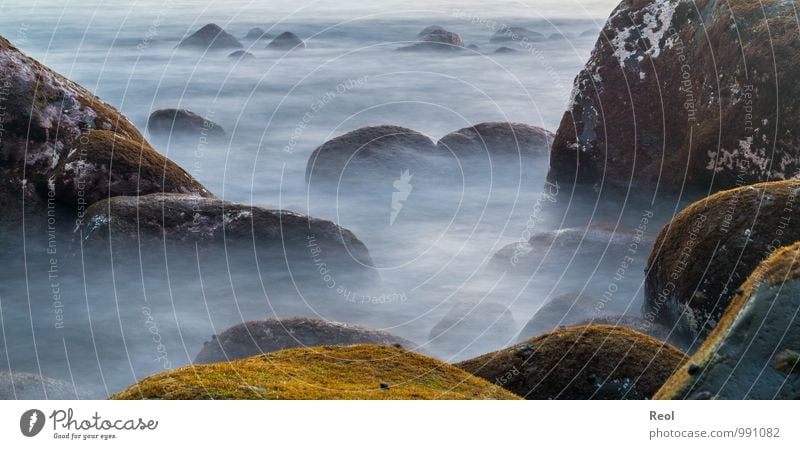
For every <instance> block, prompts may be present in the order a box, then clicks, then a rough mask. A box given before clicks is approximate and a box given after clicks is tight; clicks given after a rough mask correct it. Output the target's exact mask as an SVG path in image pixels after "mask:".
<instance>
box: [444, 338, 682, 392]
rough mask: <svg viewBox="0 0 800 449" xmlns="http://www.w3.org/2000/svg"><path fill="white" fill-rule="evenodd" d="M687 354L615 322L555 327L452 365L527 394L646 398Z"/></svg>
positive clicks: (677, 366) (674, 369) (679, 364)
mask: <svg viewBox="0 0 800 449" xmlns="http://www.w3.org/2000/svg"><path fill="white" fill-rule="evenodd" d="M686 360H687V357H686V355H685V354H683V353H682V352H680V351H678V350H677V349H675V348H673V347H672V346H670V345H668V344H666V343H664V342H662V341H659V340H656V339H654V338H652V337H650V336H647V335H644V334H640V333H638V332H635V331H633V330H630V329H627V328H623V327H619V326H604V325H592V326H577V327H568V328H562V329H558V330H556V331H554V332H551V333H548V334H545V335H541V336H539V337H536V338H532V339H530V340H527V341H525V342H523V343H520V344H517V345H514V346H512V347H510V348H506V349H503V350H500V351H497V352H493V353H489V354H485V355H482V356H480V357H476V358H474V359H471V360H467V361H464V362H460V363H457V364H456V366H457V367H459V368H461V369H463V370H465V371H468V372H471V373H473V374H475V375H477V376H480V377H483V378H484V379H487V380H489V381H490V382H495V383H496V384H498V385H502V386H503V387H505V388H507V389H508V390H510V391H512V392H514V393H516V394H518V395H519V396H522V397H524V398H527V399H646V398H650V397H652V396H653V394H655V392H656V391H657V390H658V388H659V387H661V385H662V384H663V383H664V381H666V380H667V379H668V378H669V377H670V376H671V375H672V374H673V373H674V372H675V371H676V370H677V369H678V368H679V367H680V366H681V365H683V363H684V362H685V361H686Z"/></svg>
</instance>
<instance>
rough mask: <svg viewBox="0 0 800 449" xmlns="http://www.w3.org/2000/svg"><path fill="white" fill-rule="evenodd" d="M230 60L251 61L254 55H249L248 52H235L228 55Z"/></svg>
mask: <svg viewBox="0 0 800 449" xmlns="http://www.w3.org/2000/svg"><path fill="white" fill-rule="evenodd" d="M228 57H229V58H231V59H253V58H255V57H256V55H254V54H252V53H250V52H249V51H244V50H236V51H235V52H233V53H231V54H229V55H228Z"/></svg>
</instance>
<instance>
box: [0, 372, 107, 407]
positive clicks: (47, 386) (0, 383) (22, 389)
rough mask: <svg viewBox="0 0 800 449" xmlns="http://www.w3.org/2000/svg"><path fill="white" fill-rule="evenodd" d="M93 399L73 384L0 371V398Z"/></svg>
mask: <svg viewBox="0 0 800 449" xmlns="http://www.w3.org/2000/svg"><path fill="white" fill-rule="evenodd" d="M45 399H46V400H70V399H72V400H75V399H94V397H93V395H91V394H90V393H88V392H87V391H86V390H84V389H83V388H78V387H76V386H75V385H73V384H70V383H67V382H64V381H61V380H57V379H52V378H49V377H43V376H40V375H38V374H32V373H21V372H10V371H0V400H37V401H38V400H45Z"/></svg>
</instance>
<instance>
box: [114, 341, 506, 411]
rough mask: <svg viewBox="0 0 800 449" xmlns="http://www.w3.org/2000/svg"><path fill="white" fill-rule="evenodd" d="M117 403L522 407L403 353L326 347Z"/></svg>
mask: <svg viewBox="0 0 800 449" xmlns="http://www.w3.org/2000/svg"><path fill="white" fill-rule="evenodd" d="M111 399H518V398H517V397H516V396H515V395H513V394H511V393H509V392H508V391H506V390H504V389H502V388H500V387H498V386H496V385H492V384H491V383H489V382H486V381H485V380H483V379H479V378H477V377H474V376H472V375H470V374H469V373H466V372H464V371H462V370H460V369H457V368H454V367H453V366H451V365H447V364H445V363H443V362H440V361H438V360H435V359H431V358H428V357H425V356H422V355H419V354H416V353H413V352H410V351H408V350H405V349H402V348H395V347H392V346H375V345H355V346H321V347H313V348H302V349H299V348H298V349H287V350H284V351H278V352H273V353H270V354H264V355H260V356H256V357H251V358H248V359H243V360H237V361H235V362H223V363H217V364H212V365H192V366H187V367H184V368H180V369H176V370H173V371H168V372H165V373H160V374H156V375H154V376H150V377H148V378H145V379H143V380H142V381H140V382H139V383H137V384H135V385H132V386H130V387H128V388H127V389H125V390H124V391H122V392H120V393H117V394H115V395H113V396H112V397H111Z"/></svg>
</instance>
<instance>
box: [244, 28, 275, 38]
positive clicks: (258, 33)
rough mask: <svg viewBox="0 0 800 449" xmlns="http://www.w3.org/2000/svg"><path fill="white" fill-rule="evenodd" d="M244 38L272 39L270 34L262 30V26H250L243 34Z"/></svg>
mask: <svg viewBox="0 0 800 449" xmlns="http://www.w3.org/2000/svg"><path fill="white" fill-rule="evenodd" d="M244 38H245V39H247V40H250V41H254V40H259V39H272V35H271V34H269V33H267V32H266V31H264V29H263V28H260V27H255V28H251V29H250V30H249V31H248V32H247V35H245V37H244Z"/></svg>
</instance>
